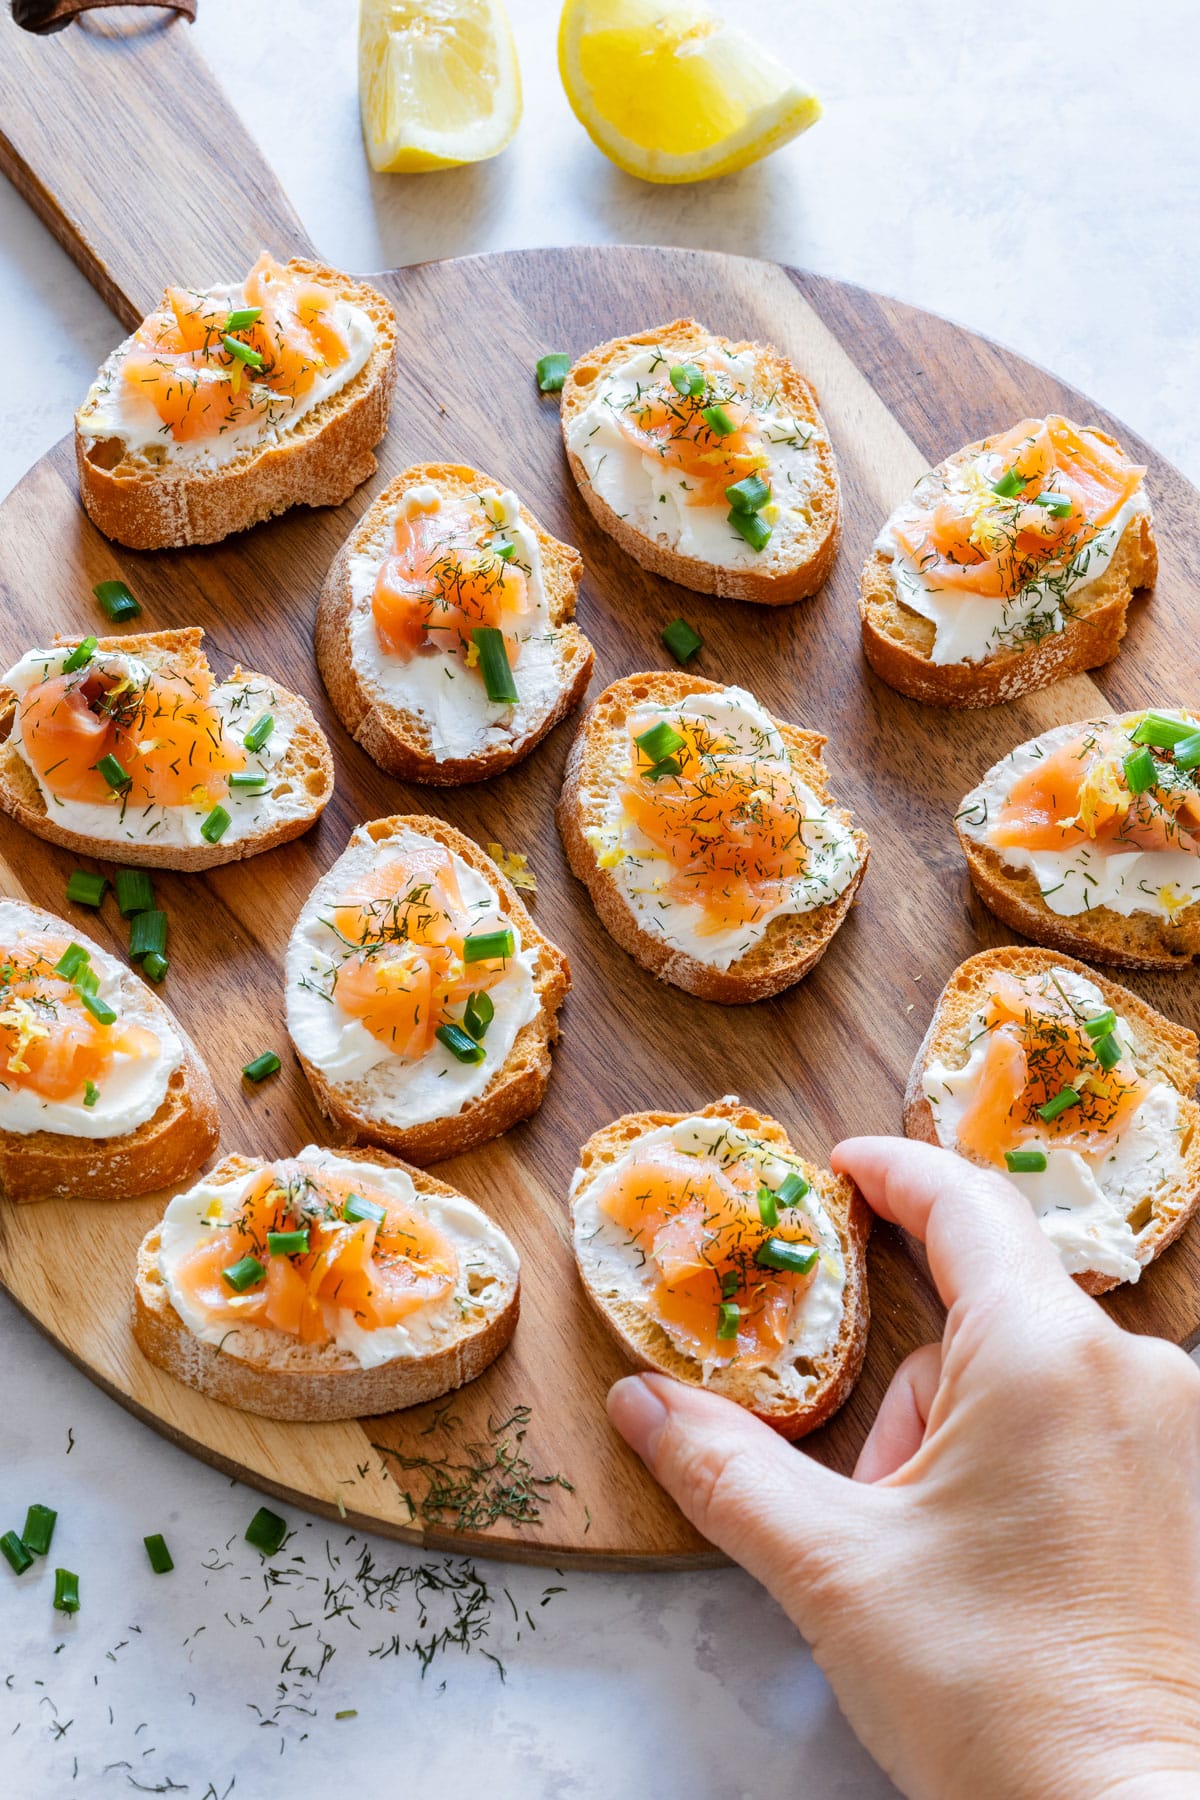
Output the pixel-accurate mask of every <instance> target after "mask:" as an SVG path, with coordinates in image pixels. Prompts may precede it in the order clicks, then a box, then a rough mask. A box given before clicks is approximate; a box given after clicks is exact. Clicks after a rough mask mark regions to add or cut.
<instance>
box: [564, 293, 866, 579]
mask: <svg viewBox="0 0 1200 1800" xmlns="http://www.w3.org/2000/svg"><path fill="white" fill-rule="evenodd" d="M714 346H716V347H719V348H720V349H723V350H725V351H728V352H729V353H731V354H733V355H738V354H740V353H742V352H745V351H747V350H753V351H754V352H755V393H756V395H761V396H765V395H767V394H774V395H777V396H778V398H779V400H780V402H781V403H782V404H784V405H786V407H787V408H788V410H789V411H790V412H791V413H792V414H793V415H794V416H795V417H796V418H797V419H799V420H802V421H803V422H804V424H805V425H806V426H807V427H808V428H809V429H810V430H811V431H812V432H813V433H814V449H815V454H816V463H817V474H816V480H815V483H814V486H813V490H812V494H811V499H810V502H809V509H808V510H809V519H808V523H807V525H806V526H805V528H803V529H801V530H796V529H792V530H790V531H784V530H782V529H780V528H778V527H776V528H775V529H774V530H773V531H772V536H771V540H770V542H768V544H767V545H766V546H765V548H764V549H762V550H761V551H759V552H758V554H757V556H756V557H755V559H754V561H753V562H752V563H746V562H739V563H737V564H735V565H731V566H727V565H725V564H722V563H712V562H704V561H703V560H701V559H700V558H699V557H695V556H690V555H686V554H684V553H683V552H681V551H679V550H677V549H674V548H672V546H671V545H670V544H669V543H668V542H666V541H665V540H664V538H662V537H652V536H649V535H648V534H647V533H646V532H645V531H644V530H642V529H640V528H639V527H638V526H637V525H635V524H634V523H633V522H632V520H630V519H629V518H623V517H622V516H621V515H620V514H619V513H617V512H616V511H615V510H614V509H613V507H612V506H611V505H610V504H609V503H608V501H607V500H604V499H602V498H601V496H600V495H599V494H598V493H597V492H596V490H595V488H594V487H593V485H592V482H591V480H590V479H589V477H588V473H587V469H586V468H585V466H584V463H583V460H582V458H581V457H580V456H579V455H578V454H577V453H576V452H575V451H574V450H572V448H571V445H570V441H569V439H570V430H571V426H572V424H573V423H574V421H575V420H576V419H577V418H578V417H579V415H580V414H581V413H583V412H584V411H586V409H587V407H588V405H589V404H590V402H591V401H592V399H593V398H594V396H595V394H596V392H597V389H598V386H599V384H601V383H602V382H603V381H604V379H605V378H606V377H607V376H609V375H611V374H613V373H614V372H615V371H616V370H618V369H619V368H620V367H621V365H622V364H623V363H626V362H628V361H629V360H630V359H631V358H632V357H634V356H636V355H637V353H638V351H640V350H644V349H646V348H647V347H652V348H655V349H658V350H661V352H662V354H663V356H664V357H665V358H666V359H667V361H668V362H670V363H673V364H674V363H686V362H688V361H690V360H692V359H694V358H695V357H697V356H701V355H703V353H704V352H705V351H706V350H708V349H711V348H712V347H714ZM562 427H563V436H564V439H566V440H567V445H566V448H567V461H568V462H569V463H570V465H571V473H572V474H573V475H574V477H575V480H576V481H577V482H578V484H579V491H580V493H581V494H582V495H583V498H584V500H585V501H586V502H587V505H588V507H589V508H590V510H591V512H592V514H593V516H594V517H595V519H596V520H597V521H598V523H599V524H600V526H601V527H602V528H603V529H604V530H605V531H606V532H607V533H608V535H609V536H610V537H612V538H615V539H616V541H617V543H618V544H619V545H620V546H621V548H622V550H625V551H627V552H628V554H629V555H630V556H632V557H633V558H634V560H635V562H639V563H641V565H642V567H643V568H644V569H649V570H650V572H651V574H654V575H664V576H666V578H667V579H668V580H669V581H677V582H678V583H679V584H680V586H681V587H686V588H694V589H695V590H696V592H697V593H700V594H718V595H720V596H721V597H722V598H724V599H728V600H753V601H756V602H757V603H758V604H760V605H762V606H787V605H790V604H791V603H792V602H793V601H795V600H804V599H806V598H807V597H808V595H810V594H815V593H816V591H817V589H818V588H819V587H821V586H822V584H823V583H824V582H825V581H826V580H827V579H828V576H829V571H830V570H831V569H832V567H833V559H834V557H835V555H836V554H837V547H838V539H839V537H840V535H841V498H840V489H839V486H838V474H837V464H836V462H835V461H834V455H833V449H832V446H831V445H830V442H829V433H828V431H827V430H826V427H825V422H824V420H823V419H822V417H821V414H820V411H819V408H818V400H817V390H816V388H815V387H814V386H813V384H812V382H811V381H809V380H808V379H807V378H806V377H805V376H804V375H802V374H801V373H800V371H799V370H798V369H797V368H795V367H794V365H793V364H792V363H790V362H789V361H788V360H787V358H786V357H785V356H783V355H782V354H781V353H780V352H779V351H778V350H776V349H775V347H774V345H772V344H752V343H747V342H741V343H733V342H731V341H730V340H729V339H728V338H721V337H717V336H715V335H714V334H713V333H712V332H711V331H709V330H707V329H706V327H705V326H703V325H698V324H697V323H696V321H695V320H694V319H675V320H673V321H672V323H671V324H669V325H659V326H656V327H655V328H654V329H652V330H650V331H639V332H636V333H634V335H633V336H631V337H621V338H611V339H610V340H609V342H608V343H606V344H597V345H596V347H595V349H594V350H589V351H588V352H587V354H586V355H584V356H581V357H580V358H579V359H578V361H577V362H576V363H575V364H574V365H573V366H572V368H571V369H570V370H569V371H568V374H567V378H566V381H565V382H564V383H563V390H562Z"/></svg>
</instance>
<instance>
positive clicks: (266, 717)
mask: <svg viewBox="0 0 1200 1800" xmlns="http://www.w3.org/2000/svg"><path fill="white" fill-rule="evenodd" d="M274 729H275V720H274V718H273V717H272V716H271V714H270V713H264V714H263V716H262V718H261V719H256V720H255V721H254V723H253V725H252V726H251V727H250V729H249V731H248V732H247V733H246V735H245V737H243V739H242V742H243V744H244V745H245V746H246V748H247V750H250V751H253V753H254V754H255V755H256V756H257V754H258V752H259V751H260V750H261V749H262V747H263V745H264V744H265V743H266V741H267V739H268V738H269V737H270V735H271V733H272V732H273V731H274Z"/></svg>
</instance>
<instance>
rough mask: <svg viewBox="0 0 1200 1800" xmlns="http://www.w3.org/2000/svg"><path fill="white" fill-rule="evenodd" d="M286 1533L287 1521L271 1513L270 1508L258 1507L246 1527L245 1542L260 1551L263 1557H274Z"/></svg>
mask: <svg viewBox="0 0 1200 1800" xmlns="http://www.w3.org/2000/svg"><path fill="white" fill-rule="evenodd" d="M287 1533H288V1528H287V1520H286V1519H281V1518H280V1516H279V1514H278V1513H273V1512H272V1511H271V1509H270V1507H267V1506H260V1507H259V1509H258V1511H257V1512H256V1513H255V1515H254V1517H253V1518H252V1519H251V1521H250V1523H249V1524H248V1525H247V1527H246V1542H247V1543H248V1544H253V1545H254V1548H255V1549H256V1550H261V1551H262V1553H263V1555H264V1556H274V1554H275V1552H276V1551H277V1550H278V1548H279V1546H280V1544H282V1542H283V1540H284V1538H285V1537H286V1536H287Z"/></svg>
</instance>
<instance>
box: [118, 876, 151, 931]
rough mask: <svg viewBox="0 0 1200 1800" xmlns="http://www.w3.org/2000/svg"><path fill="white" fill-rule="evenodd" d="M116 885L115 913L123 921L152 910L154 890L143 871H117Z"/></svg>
mask: <svg viewBox="0 0 1200 1800" xmlns="http://www.w3.org/2000/svg"><path fill="white" fill-rule="evenodd" d="M116 884H117V911H118V912H119V913H120V915H121V917H122V918H123V919H132V917H133V915H134V913H140V912H151V911H152V910H153V907H154V888H153V887H152V885H151V882H150V877H149V876H148V875H147V873H146V871H145V869H118V870H117V874H116Z"/></svg>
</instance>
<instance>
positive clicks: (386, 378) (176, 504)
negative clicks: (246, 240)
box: [75, 252, 396, 550]
mask: <svg viewBox="0 0 1200 1800" xmlns="http://www.w3.org/2000/svg"><path fill="white" fill-rule="evenodd" d="M395 351H396V321H395V317H394V315H393V313H392V309H391V307H390V306H389V305H388V303H387V301H386V300H385V299H384V298H383V296H382V294H380V293H379V292H378V291H377V290H376V289H375V288H372V287H369V286H368V285H367V284H366V283H365V282H361V281H352V280H351V279H350V277H349V276H347V275H342V274H340V273H339V272H338V271H337V270H336V269H329V268H326V267H324V266H323V265H321V264H318V263H310V262H304V261H300V260H298V259H295V258H293V260H292V261H290V262H287V263H282V264H281V263H277V262H275V261H274V260H273V259H272V258H271V257H270V256H269V255H268V254H267V253H266V252H264V253H263V255H262V256H261V257H260V258H259V260H258V262H257V263H256V264H255V266H254V268H253V269H252V270H251V271H250V273H249V275H248V276H247V277H246V279H245V280H244V281H243V282H241V283H240V284H232V285H227V286H225V287H215V288H211V289H208V290H205V291H202V292H196V291H193V290H185V289H182V288H168V289H167V291H166V293H165V295H164V296H163V302H162V305H161V306H160V307H159V308H158V310H157V311H156V312H153V313H151V314H150V315H149V316H148V317H147V318H146V319H144V320H143V321H142V323H141V325H139V327H138V329H137V331H136V332H134V334H133V336H132V337H129V338H126V340H125V341H124V343H122V344H120V345H118V347H117V348H116V349H115V350H114V351H113V352H112V355H111V356H110V357H109V358H108V359H107V361H106V362H105V363H104V365H103V367H102V368H101V369H100V371H99V374H98V375H97V377H96V380H95V381H94V382H93V384H92V386H91V388H90V390H89V391H88V395H87V398H86V399H85V401H84V403H83V405H82V406H81V407H80V409H79V411H78V413H77V414H76V415H75V455H76V462H77V464H78V468H79V491H80V495H81V497H82V499H83V504H84V507H85V508H86V510H87V513H88V516H89V518H90V519H91V520H92V522H93V524H95V525H96V526H98V528H99V529H100V530H101V531H102V532H103V533H104V535H105V536H106V537H109V538H112V539H114V540H115V542H117V543H119V544H127V545H129V546H130V548H131V549H134V550H168V549H177V548H179V547H181V546H183V545H185V544H215V543H218V542H219V541H220V540H221V539H222V538H226V537H228V536H229V535H230V533H231V532H235V531H245V530H246V529H247V527H248V526H251V525H255V524H257V523H258V522H259V521H260V520H262V519H269V518H271V517H272V516H273V515H274V514H276V513H281V512H285V511H286V510H287V509H288V507H291V506H336V505H338V504H340V502H341V501H343V500H346V499H348V498H349V497H350V495H351V494H352V493H353V492H354V490H355V488H356V487H358V486H359V485H360V483H362V482H364V481H365V480H366V479H367V477H368V476H369V475H372V474H373V473H374V471H375V457H374V455H373V454H372V453H373V451H374V449H375V446H376V444H378V442H379V440H380V439H381V438H382V436H383V434H384V432H385V431H386V429H387V419H388V408H389V406H390V403H391V394H392V384H393V381H394V379H395Z"/></svg>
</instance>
